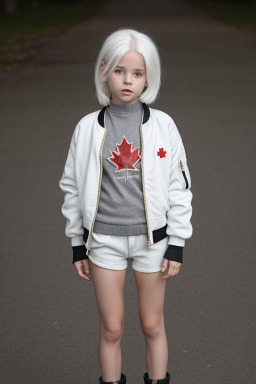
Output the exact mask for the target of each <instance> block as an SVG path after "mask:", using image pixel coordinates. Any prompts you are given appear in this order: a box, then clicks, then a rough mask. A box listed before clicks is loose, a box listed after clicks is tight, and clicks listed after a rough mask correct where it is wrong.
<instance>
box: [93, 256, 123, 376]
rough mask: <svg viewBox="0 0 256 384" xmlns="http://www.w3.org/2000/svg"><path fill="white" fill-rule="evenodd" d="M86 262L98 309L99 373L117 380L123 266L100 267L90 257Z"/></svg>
mask: <svg viewBox="0 0 256 384" xmlns="http://www.w3.org/2000/svg"><path fill="white" fill-rule="evenodd" d="M89 260H90V259H89ZM89 265H90V273H91V274H92V281H93V286H94V291H95V295H96V300H97V305H98V310H99V325H100V329H99V345H98V358H99V364H100V370H101V375H102V379H103V381H118V380H120V378H121V368H122V357H121V338H122V334H123V330H124V286H125V277H126V269H125V270H122V271H115V270H112V269H106V268H102V267H99V266H98V265H96V264H94V263H93V262H92V261H91V260H90V261H89Z"/></svg>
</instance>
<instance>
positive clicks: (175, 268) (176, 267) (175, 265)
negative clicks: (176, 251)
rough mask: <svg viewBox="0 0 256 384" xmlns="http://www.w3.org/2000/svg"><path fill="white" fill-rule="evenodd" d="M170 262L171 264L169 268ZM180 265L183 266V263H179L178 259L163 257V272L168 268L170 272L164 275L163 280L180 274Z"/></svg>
mask: <svg viewBox="0 0 256 384" xmlns="http://www.w3.org/2000/svg"><path fill="white" fill-rule="evenodd" d="M168 264H169V269H168ZM180 267H181V263H179V262H178V261H171V260H167V259H163V264H162V269H161V272H164V271H166V270H167V269H168V272H167V274H166V275H164V276H163V277H162V280H166V279H169V277H173V276H175V275H178V273H179V271H180Z"/></svg>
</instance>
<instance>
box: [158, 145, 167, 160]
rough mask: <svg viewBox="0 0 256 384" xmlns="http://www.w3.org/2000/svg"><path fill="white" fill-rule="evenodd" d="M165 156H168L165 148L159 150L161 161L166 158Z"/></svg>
mask: <svg viewBox="0 0 256 384" xmlns="http://www.w3.org/2000/svg"><path fill="white" fill-rule="evenodd" d="M165 154H166V151H164V149H163V148H159V151H158V152H157V156H159V157H160V159H162V157H165Z"/></svg>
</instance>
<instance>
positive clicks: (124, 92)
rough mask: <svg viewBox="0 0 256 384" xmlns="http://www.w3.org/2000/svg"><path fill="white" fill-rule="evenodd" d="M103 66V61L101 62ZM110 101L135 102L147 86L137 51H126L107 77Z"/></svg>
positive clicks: (120, 102) (118, 102)
mask: <svg viewBox="0 0 256 384" xmlns="http://www.w3.org/2000/svg"><path fill="white" fill-rule="evenodd" d="M101 66H102V67H103V66H104V63H103V62H102V63H101ZM108 86H109V89H110V91H111V101H112V102H113V103H115V104H127V105H129V104H135V103H136V102H137V101H138V100H139V97H140V95H141V94H142V92H143V91H144V90H145V87H147V77H146V66H145V62H144V58H143V56H142V55H141V54H140V53H139V52H137V51H133V50H131V51H128V52H126V53H125V54H124V55H123V57H122V59H121V60H120V61H119V63H118V64H117V66H116V67H115V68H114V70H113V72H112V73H111V74H110V75H109V77H108Z"/></svg>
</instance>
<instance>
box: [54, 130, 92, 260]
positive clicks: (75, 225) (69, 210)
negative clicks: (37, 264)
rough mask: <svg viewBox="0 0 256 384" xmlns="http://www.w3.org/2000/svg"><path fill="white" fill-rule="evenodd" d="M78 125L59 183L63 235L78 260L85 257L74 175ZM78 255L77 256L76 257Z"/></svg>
mask: <svg viewBox="0 0 256 384" xmlns="http://www.w3.org/2000/svg"><path fill="white" fill-rule="evenodd" d="M78 127H79V126H78V125H77V126H76V129H75V131H74V133H73V136H72V139H71V143H70V147H69V151H68V156H67V160H66V164H65V168H64V172H63V174H62V177H61V179H60V181H59V186H60V189H61V190H62V191H63V192H64V193H65V197H64V203H63V205H62V207H61V211H62V214H63V216H64V217H65V218H66V220H67V221H66V229H65V235H66V236H67V237H68V238H70V239H71V245H72V248H73V256H74V255H75V254H77V256H79V259H80V260H81V259H82V256H84V257H83V258H86V257H85V252H86V249H85V246H84V242H83V220H82V215H81V212H80V209H79V204H78V185H77V180H76V174H75V158H76V142H75V141H76V140H75V138H76V133H77V130H78ZM78 254H79V255H78Z"/></svg>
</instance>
